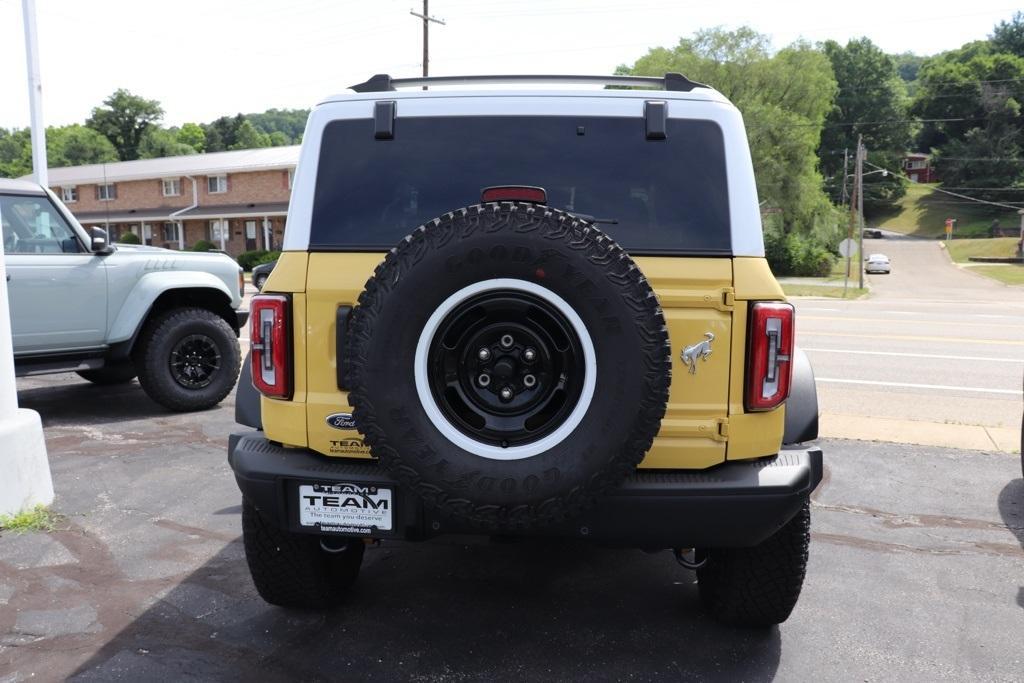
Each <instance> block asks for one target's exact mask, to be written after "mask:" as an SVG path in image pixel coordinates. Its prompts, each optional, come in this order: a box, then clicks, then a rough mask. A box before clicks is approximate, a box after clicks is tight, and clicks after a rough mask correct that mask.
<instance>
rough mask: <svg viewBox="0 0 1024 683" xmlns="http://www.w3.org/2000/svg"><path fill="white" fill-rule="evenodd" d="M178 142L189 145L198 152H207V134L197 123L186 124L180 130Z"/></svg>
mask: <svg viewBox="0 0 1024 683" xmlns="http://www.w3.org/2000/svg"><path fill="white" fill-rule="evenodd" d="M178 142H180V143H182V144H183V145H188V146H189V147H191V148H192V149H194V150H195V151H197V152H204V151H206V133H204V132H203V129H202V127H201V126H199V125H198V124H195V123H186V124H184V125H183V126H182V127H181V128H180V129H178Z"/></svg>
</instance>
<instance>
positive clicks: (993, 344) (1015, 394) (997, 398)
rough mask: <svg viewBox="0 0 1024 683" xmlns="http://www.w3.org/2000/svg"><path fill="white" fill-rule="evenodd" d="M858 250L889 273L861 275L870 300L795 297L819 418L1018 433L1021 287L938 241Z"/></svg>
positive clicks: (1023, 338) (880, 243) (1023, 353)
mask: <svg viewBox="0 0 1024 683" xmlns="http://www.w3.org/2000/svg"><path fill="white" fill-rule="evenodd" d="M867 245H869V246H867ZM865 251H868V252H876V251H880V252H883V253H886V254H887V255H889V256H890V258H891V259H892V267H893V272H892V274H891V275H871V276H869V280H870V283H871V287H872V295H871V297H870V298H867V299H863V300H857V301H837V300H834V299H832V300H826V299H801V300H798V301H797V309H798V316H797V335H798V343H799V345H800V346H802V347H803V348H805V349H807V351H808V354H809V355H810V357H811V361H812V363H813V365H814V368H815V372H816V374H817V376H818V378H819V385H818V391H819V399H820V404H821V410H822V412H823V413H825V414H827V415H838V416H863V417H872V418H893V419H903V420H914V421H920V422H926V423H953V424H967V425H983V426H985V427H994V428H1003V429H1010V430H1016V429H1019V427H1020V423H1021V412H1022V408H1021V385H1022V377H1024V287H1009V286H1006V285H1003V284H1000V283H998V282H994V281H992V280H989V279H987V278H984V277H982V276H980V275H976V274H974V273H970V272H966V271H964V270H962V269H960V268H957V267H956V266H954V265H953V264H952V263H950V261H949V259H948V257H947V256H946V254H945V253H944V252H943V251H942V249H941V247H940V245H939V243H938V242H936V241H919V240H871V241H870V242H869V243H866V246H865ZM1003 436H1004V437H1005V436H1006V434H1005V433H1003Z"/></svg>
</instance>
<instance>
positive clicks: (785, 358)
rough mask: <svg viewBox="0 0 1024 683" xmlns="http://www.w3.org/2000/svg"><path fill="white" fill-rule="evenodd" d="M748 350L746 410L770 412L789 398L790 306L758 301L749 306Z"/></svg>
mask: <svg viewBox="0 0 1024 683" xmlns="http://www.w3.org/2000/svg"><path fill="white" fill-rule="evenodd" d="M749 329H750V343H749V345H748V347H747V400H746V407H747V410H748V411H761V410H771V409H772V408H775V407H776V406H778V405H780V404H781V403H782V402H783V401H785V400H786V399H787V398H788V397H789V387H790V380H791V378H792V376H793V362H792V357H793V339H794V332H793V307H792V306H791V305H790V304H786V303H779V302H760V303H756V304H754V305H752V306H751V307H750V325H749Z"/></svg>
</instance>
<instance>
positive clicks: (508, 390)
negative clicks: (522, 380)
mask: <svg viewBox="0 0 1024 683" xmlns="http://www.w3.org/2000/svg"><path fill="white" fill-rule="evenodd" d="M499 395H500V396H501V400H502V401H511V400H512V397H513V396H515V393H513V391H512V387H502V388H501V392H500V394H499Z"/></svg>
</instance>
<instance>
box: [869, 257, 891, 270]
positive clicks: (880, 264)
mask: <svg viewBox="0 0 1024 683" xmlns="http://www.w3.org/2000/svg"><path fill="white" fill-rule="evenodd" d="M864 272H865V273H886V274H888V273H889V272H890V270H889V257H888V256H886V255H885V254H871V255H870V256H868V258H867V263H865V264H864Z"/></svg>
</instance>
